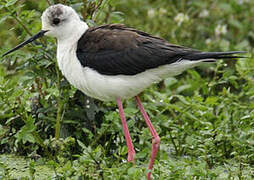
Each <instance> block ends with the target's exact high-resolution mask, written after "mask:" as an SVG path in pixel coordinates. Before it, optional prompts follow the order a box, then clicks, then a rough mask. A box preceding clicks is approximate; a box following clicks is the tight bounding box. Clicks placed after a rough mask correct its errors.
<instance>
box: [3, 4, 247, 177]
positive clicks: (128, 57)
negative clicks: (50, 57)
mask: <svg viewBox="0 0 254 180" xmlns="http://www.w3.org/2000/svg"><path fill="white" fill-rule="evenodd" d="M41 19H42V30H41V31H40V32H39V33H37V34H36V35H34V36H33V37H31V38H30V39H28V40H27V41H25V42H23V43H21V44H20V45H18V46H16V47H15V48H13V49H12V50H10V51H8V52H6V53H5V54H4V55H3V56H5V55H7V54H9V53H11V52H13V51H15V50H17V49H19V48H21V47H23V46H24V45H26V44H28V43H30V42H32V41H34V40H35V39H37V38H40V37H42V36H43V35H47V36H52V37H56V38H57V61H58V65H59V68H60V70H61V71H62V73H63V74H64V76H65V77H66V78H67V80H68V81H69V82H70V83H71V84H72V85H74V86H75V87H76V88H77V89H79V90H81V91H82V92H84V93H85V94H87V95H88V96H91V97H93V98H96V99H99V100H102V101H115V100H116V101H117V105H118V108H119V114H120V118H121V120H122V124H123V131H124V135H125V139H126V142H127V146H128V161H132V162H134V156H135V150H134V147H133V144H132V140H131V137H130V134H129V130H128V127H127V123H126V119H125V116H124V110H123V106H122V102H121V100H122V99H127V98H131V97H135V98H136V101H137V105H138V107H139V109H140V111H141V113H142V115H143V117H144V119H145V122H146V124H147V126H148V128H149V130H150V132H151V134H152V137H153V139H152V153H151V158H150V163H149V167H148V169H149V170H150V172H149V173H148V174H147V178H148V179H150V176H151V170H152V168H153V164H154V160H155V157H156V154H157V151H158V149H159V144H160V137H159V136H158V134H157V133H156V131H155V129H154V127H153V125H152V123H151V121H150V119H149V117H148V115H147V113H146V111H145V110H144V107H143V106H142V104H141V101H140V99H139V97H138V94H139V93H141V92H142V91H143V90H144V89H145V88H147V87H149V86H150V85H151V84H153V83H157V82H159V81H161V80H163V79H164V78H167V77H169V76H174V75H177V74H180V73H181V72H182V71H184V70H186V69H188V68H191V67H194V66H197V65H199V64H202V63H204V62H214V61H216V60H217V59H224V58H238V56H235V55H234V54H238V53H243V52H241V51H232V52H201V51H198V50H194V49H191V48H186V47H183V46H178V45H174V44H170V43H168V42H167V41H165V40H163V39H161V38H158V37H154V36H151V35H150V34H147V33H145V32H142V31H139V30H136V29H132V28H127V27H125V26H124V25H119V24H109V25H102V26H98V27H92V28H89V27H88V26H87V24H86V23H85V22H83V21H82V20H80V18H79V16H78V14H77V13H76V12H75V11H74V10H73V9H72V8H71V7H68V6H65V5H62V4H57V5H53V6H50V7H49V8H47V9H46V10H45V11H44V12H43V14H42V17H41Z"/></svg>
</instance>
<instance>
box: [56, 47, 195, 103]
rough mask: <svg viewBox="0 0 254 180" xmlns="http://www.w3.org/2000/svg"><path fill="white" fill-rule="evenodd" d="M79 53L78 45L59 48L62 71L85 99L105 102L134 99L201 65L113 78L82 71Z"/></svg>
mask: <svg viewBox="0 0 254 180" xmlns="http://www.w3.org/2000/svg"><path fill="white" fill-rule="evenodd" d="M76 49H77V43H74V44H73V45H70V44H69V45H67V46H58V51H57V54H58V56H57V59H58V64H59V68H60V69H61V71H62V73H63V75H64V76H65V77H66V78H67V80H68V81H69V82H70V83H71V84H72V85H73V86H75V87H76V88H77V89H79V90H81V91H82V92H83V93H85V94H86V95H88V96H91V97H93V98H96V99H99V100H102V101H111V100H116V98H122V99H126V98H131V97H133V96H136V95H137V94H139V93H140V92H142V91H143V90H144V89H146V88H147V87H149V86H150V85H151V84H153V83H156V82H159V81H161V80H162V79H164V78H166V77H169V76H174V75H177V74H180V73H181V72H182V71H184V70H185V69H187V68H190V67H192V66H195V65H196V64H198V63H200V61H187V60H186V61H180V62H176V63H173V64H170V65H164V66H160V67H158V68H155V69H150V70H147V71H145V72H142V73H140V74H137V75H132V76H127V75H116V76H115V75H112V76H110V75H102V74H100V73H98V72H97V71H95V70H93V69H91V68H89V67H85V68H84V67H82V65H81V64H80V62H79V60H78V58H77V56H76Z"/></svg>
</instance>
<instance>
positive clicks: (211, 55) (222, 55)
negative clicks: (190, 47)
mask: <svg viewBox="0 0 254 180" xmlns="http://www.w3.org/2000/svg"><path fill="white" fill-rule="evenodd" d="M243 53H246V52H245V51H229V52H195V53H192V54H188V55H186V56H184V58H183V59H187V60H191V61H197V60H202V61H203V62H213V61H216V60H217V59H235V58H244V56H239V55H238V54H243Z"/></svg>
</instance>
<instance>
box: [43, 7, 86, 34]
mask: <svg viewBox="0 0 254 180" xmlns="http://www.w3.org/2000/svg"><path fill="white" fill-rule="evenodd" d="M41 20H42V31H47V32H45V35H47V36H52V37H56V38H64V37H65V36H70V35H71V34H72V33H73V30H74V28H77V26H78V25H79V22H80V21H81V20H80V18H79V16H78V14H77V13H76V12H75V10H74V9H72V8H71V7H69V6H65V5H62V4H56V5H53V6H50V7H48V8H47V9H46V10H45V11H44V12H43V14H42V16H41Z"/></svg>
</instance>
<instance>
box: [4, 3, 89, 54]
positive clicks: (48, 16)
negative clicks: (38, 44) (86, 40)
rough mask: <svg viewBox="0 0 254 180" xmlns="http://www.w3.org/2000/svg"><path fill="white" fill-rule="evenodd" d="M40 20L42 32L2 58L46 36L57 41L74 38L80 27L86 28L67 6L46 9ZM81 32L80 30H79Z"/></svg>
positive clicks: (61, 5)
mask: <svg viewBox="0 0 254 180" xmlns="http://www.w3.org/2000/svg"><path fill="white" fill-rule="evenodd" d="M41 20H42V30H41V31H39V32H38V33H37V34H35V35H34V36H32V37H31V38H30V39H28V40H26V41H25V42H23V43H21V44H19V45H17V46H16V47H15V48H13V49H11V50H9V51H7V52H6V53H4V54H3V55H2V56H6V55H7V54H9V53H11V52H13V51H16V50H18V49H19V48H21V47H23V46H25V45H26V44H28V43H31V42H33V41H34V40H36V39H38V38H40V37H42V36H44V35H46V36H51V37H56V38H57V39H58V40H59V39H68V38H71V37H72V36H75V33H77V32H78V30H79V28H82V26H83V27H84V25H85V27H87V25H86V24H85V23H84V22H83V21H81V19H80V18H79V15H78V14H77V13H76V12H75V10H74V9H72V8H71V7H69V6H65V5H63V4H56V5H52V6H50V7H48V8H47V9H46V10H45V11H44V12H43V14H42V16H41ZM81 30H82V29H81Z"/></svg>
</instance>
